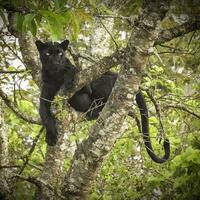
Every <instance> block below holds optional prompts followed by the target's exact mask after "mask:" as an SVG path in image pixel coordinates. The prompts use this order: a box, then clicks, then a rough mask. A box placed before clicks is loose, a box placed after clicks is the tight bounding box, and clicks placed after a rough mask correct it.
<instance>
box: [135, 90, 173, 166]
mask: <svg viewBox="0 0 200 200" xmlns="http://www.w3.org/2000/svg"><path fill="white" fill-rule="evenodd" d="M136 102H137V105H138V107H139V109H140V115H141V121H142V133H143V138H144V144H145V147H146V150H147V153H148V154H149V156H150V157H151V159H152V160H153V161H155V162H156V163H164V162H165V161H166V160H167V159H168V158H169V156H170V143H169V140H168V139H165V140H164V143H163V146H164V150H165V155H164V156H163V157H162V158H159V157H157V156H156V155H155V153H154V151H153V148H152V145H151V140H150V137H149V118H148V109H147V105H146V102H145V99H144V97H143V95H142V93H141V92H139V93H138V94H137V95H136Z"/></svg>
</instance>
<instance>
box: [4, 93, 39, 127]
mask: <svg viewBox="0 0 200 200" xmlns="http://www.w3.org/2000/svg"><path fill="white" fill-rule="evenodd" d="M0 97H1V98H2V99H3V101H4V103H5V104H6V105H7V106H8V108H10V109H11V110H12V111H13V112H14V113H15V114H16V115H17V116H18V117H19V118H21V119H23V120H24V121H26V122H29V123H32V124H38V125H41V121H40V120H39V119H33V118H32V117H28V116H26V115H24V114H23V113H21V112H20V111H19V110H18V108H16V107H15V106H14V105H13V103H12V102H11V101H10V100H9V98H8V97H7V95H6V94H5V93H4V92H3V90H1V89H0Z"/></svg>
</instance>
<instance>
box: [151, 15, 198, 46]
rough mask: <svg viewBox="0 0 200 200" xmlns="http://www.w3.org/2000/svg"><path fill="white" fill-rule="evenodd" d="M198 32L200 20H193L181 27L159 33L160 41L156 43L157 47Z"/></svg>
mask: <svg viewBox="0 0 200 200" xmlns="http://www.w3.org/2000/svg"><path fill="white" fill-rule="evenodd" d="M196 30H200V19H198V18H196V19H191V20H189V21H188V22H186V23H184V24H182V25H180V26H176V27H174V28H171V29H167V30H163V31H161V32H160V33H159V36H158V39H157V40H156V42H155V45H158V44H161V43H164V42H168V41H170V40H172V39H174V38H177V37H180V36H183V35H185V34H187V33H189V32H192V31H196Z"/></svg>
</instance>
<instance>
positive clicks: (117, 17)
mask: <svg viewBox="0 0 200 200" xmlns="http://www.w3.org/2000/svg"><path fill="white" fill-rule="evenodd" d="M96 17H100V18H114V19H122V20H126V21H127V22H128V23H129V24H131V20H130V17H125V16H114V15H96Z"/></svg>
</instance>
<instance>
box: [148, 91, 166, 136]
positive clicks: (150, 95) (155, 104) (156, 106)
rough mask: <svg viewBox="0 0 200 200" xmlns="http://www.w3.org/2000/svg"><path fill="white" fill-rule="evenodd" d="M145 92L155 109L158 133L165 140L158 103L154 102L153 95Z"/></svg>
mask: <svg viewBox="0 0 200 200" xmlns="http://www.w3.org/2000/svg"><path fill="white" fill-rule="evenodd" d="M145 91H146V93H147V95H148V96H149V98H150V100H151V101H152V103H153V104H154V107H155V109H156V114H157V116H158V121H159V125H160V129H161V131H160V133H161V135H162V136H163V137H164V138H165V132H164V128H163V124H162V120H161V115H160V107H159V105H158V103H157V102H156V100H155V98H154V97H153V95H152V94H151V93H150V92H149V90H145Z"/></svg>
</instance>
